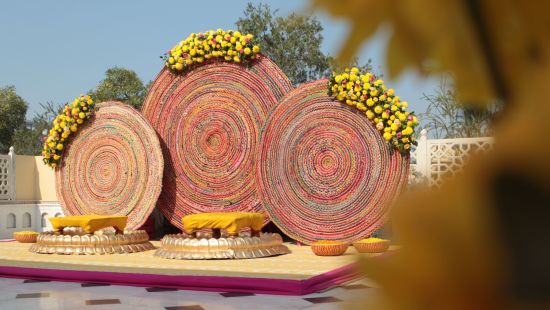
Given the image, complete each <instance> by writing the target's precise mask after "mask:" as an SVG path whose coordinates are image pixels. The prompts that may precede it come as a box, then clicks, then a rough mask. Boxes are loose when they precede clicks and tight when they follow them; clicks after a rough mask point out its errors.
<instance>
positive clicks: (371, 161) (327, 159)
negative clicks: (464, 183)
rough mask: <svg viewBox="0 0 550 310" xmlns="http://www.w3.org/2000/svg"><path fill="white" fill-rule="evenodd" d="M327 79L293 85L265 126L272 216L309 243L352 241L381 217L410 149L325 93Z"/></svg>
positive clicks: (264, 161)
mask: <svg viewBox="0 0 550 310" xmlns="http://www.w3.org/2000/svg"><path fill="white" fill-rule="evenodd" d="M327 83H328V80H319V81H316V82H312V83H309V84H305V85H302V86H300V87H298V88H296V89H294V90H293V91H292V92H290V93H288V94H287V95H286V96H285V97H284V98H283V99H282V101H281V103H280V104H279V105H278V106H277V107H276V108H275V109H274V110H273V112H272V113H270V114H269V116H268V119H267V121H266V124H265V127H264V129H263V133H262V139H261V143H262V150H261V155H260V157H259V161H260V163H261V165H259V169H258V174H257V178H258V184H259V187H260V193H261V197H262V202H263V204H264V207H265V208H266V210H267V213H268V214H269V216H270V218H271V220H272V221H273V222H274V223H275V224H276V225H277V226H278V227H279V228H280V229H282V230H283V231H284V232H285V233H286V234H288V235H289V236H291V237H292V238H294V239H296V240H299V241H301V242H304V243H311V242H312V241H315V240H343V241H355V240H358V239H361V238H364V237H366V236H368V235H370V234H371V233H372V232H374V231H375V230H376V229H378V228H379V227H380V226H381V225H382V224H384V221H385V217H386V213H387V209H388V208H387V206H388V203H389V202H391V201H392V199H393V198H394V197H395V196H396V195H398V194H399V192H400V190H401V188H402V187H403V185H404V184H405V182H406V179H407V176H408V169H409V159H408V156H405V157H404V156H402V155H401V154H400V153H399V152H393V153H390V151H389V148H388V146H387V144H386V142H385V141H384V139H383V138H382V135H381V134H380V133H379V132H378V131H377V130H376V128H375V127H374V124H373V123H372V121H370V120H369V119H368V118H367V117H366V116H365V115H364V114H363V113H362V112H360V111H359V110H357V109H356V108H351V107H349V106H347V105H346V104H342V103H341V102H339V101H336V100H335V99H333V98H331V97H329V96H328V95H327Z"/></svg>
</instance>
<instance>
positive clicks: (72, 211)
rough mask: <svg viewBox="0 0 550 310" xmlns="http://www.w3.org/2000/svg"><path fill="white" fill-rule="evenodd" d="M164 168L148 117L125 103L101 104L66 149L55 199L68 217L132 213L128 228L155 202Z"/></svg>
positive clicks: (138, 222)
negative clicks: (56, 198)
mask: <svg viewBox="0 0 550 310" xmlns="http://www.w3.org/2000/svg"><path fill="white" fill-rule="evenodd" d="M163 167H164V160H163V157H162V151H161V148H160V144H159V140H158V137H157V134H156V133H155V131H154V130H153V128H151V126H150V125H149V124H148V123H147V120H146V119H145V118H144V117H143V116H142V115H141V114H140V113H139V112H138V111H136V110H135V109H133V108H132V107H130V106H128V105H126V104H123V103H120V102H114V101H110V102H102V103H99V104H97V105H96V110H95V113H94V116H93V117H92V118H91V119H90V120H88V121H87V123H86V124H85V125H84V126H83V127H82V129H80V130H79V131H78V132H77V134H76V136H75V137H74V138H73V140H72V141H71V143H69V145H68V146H67V148H66V150H65V152H64V155H63V157H62V162H61V166H60V167H59V168H58V169H56V173H55V176H56V178H55V179H56V191H57V197H58V199H59V201H60V203H61V207H62V208H63V211H64V212H65V214H67V215H86V214H95V215H122V216H128V224H127V226H126V227H127V228H129V229H135V228H138V227H140V226H141V225H142V224H143V223H144V222H145V221H146V220H147V217H148V216H149V214H150V213H151V212H152V211H153V209H154V207H155V205H156V202H157V199H158V196H159V194H160V191H161V187H162V174H163Z"/></svg>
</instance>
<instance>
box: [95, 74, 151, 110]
mask: <svg viewBox="0 0 550 310" xmlns="http://www.w3.org/2000/svg"><path fill="white" fill-rule="evenodd" d="M90 93H91V94H92V95H93V96H94V100H95V101H96V102H102V101H108V100H118V101H122V102H125V103H127V104H129V105H131V106H133V107H134V108H136V109H140V108H141V105H142V104H143V100H144V99H145V95H146V93H147V88H146V87H145V86H144V85H143V82H142V81H141V79H140V78H139V77H138V75H137V74H136V72H134V71H132V70H129V69H125V68H119V67H114V68H110V69H108V70H107V71H106V72H105V79H104V80H102V81H101V82H100V83H99V85H97V87H96V88H95V89H94V90H92V91H90Z"/></svg>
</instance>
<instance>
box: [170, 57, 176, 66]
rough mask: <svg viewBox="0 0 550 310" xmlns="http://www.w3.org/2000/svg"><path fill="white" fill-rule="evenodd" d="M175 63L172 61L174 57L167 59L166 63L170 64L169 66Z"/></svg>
mask: <svg viewBox="0 0 550 310" xmlns="http://www.w3.org/2000/svg"><path fill="white" fill-rule="evenodd" d="M175 62H176V60H175V59H174V57H170V58H168V63H170V64H171V65H172V64H174V63H175Z"/></svg>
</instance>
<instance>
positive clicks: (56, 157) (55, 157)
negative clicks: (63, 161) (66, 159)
mask: <svg viewBox="0 0 550 310" xmlns="http://www.w3.org/2000/svg"><path fill="white" fill-rule="evenodd" d="M59 158H61V156H59V155H57V154H55V155H54V156H53V159H54V160H58V159H59Z"/></svg>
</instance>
